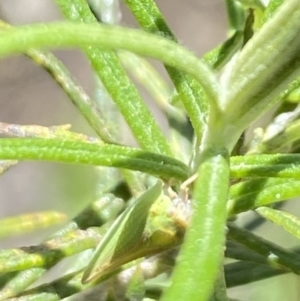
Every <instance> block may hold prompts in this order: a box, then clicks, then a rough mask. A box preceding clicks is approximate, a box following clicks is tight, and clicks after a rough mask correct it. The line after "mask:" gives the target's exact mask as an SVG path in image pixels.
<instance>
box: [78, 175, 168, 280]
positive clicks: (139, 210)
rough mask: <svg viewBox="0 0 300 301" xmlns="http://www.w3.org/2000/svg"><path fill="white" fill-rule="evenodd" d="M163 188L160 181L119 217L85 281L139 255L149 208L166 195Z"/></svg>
mask: <svg viewBox="0 0 300 301" xmlns="http://www.w3.org/2000/svg"><path fill="white" fill-rule="evenodd" d="M162 187H163V184H162V182H161V181H158V182H157V183H156V184H155V185H154V186H152V187H151V188H150V189H149V190H148V191H146V192H145V193H144V194H142V195H141V196H140V197H139V198H138V199H137V200H136V201H135V202H134V203H133V204H132V205H131V206H129V207H128V208H127V209H126V210H125V211H124V212H123V213H122V214H121V215H120V216H119V217H118V218H117V219H116V220H115V222H114V223H113V224H112V226H111V228H110V229H109V230H108V231H107V232H106V234H105V235H104V237H103V239H102V240H101V242H100V243H99V245H98V246H97V248H96V250H95V253H94V256H93V258H92V260H91V262H90V263H89V264H88V266H87V268H86V270H85V272H84V274H83V277H82V283H88V282H90V281H94V280H98V281H99V280H100V279H103V278H105V276H107V275H108V274H110V273H113V272H114V271H116V270H117V269H118V268H119V267H120V266H122V265H123V264H125V263H128V262H130V261H132V260H134V259H136V258H137V257H138V256H137V254H136V253H137V251H138V250H139V247H140V245H141V243H142V242H143V239H144V238H143V233H144V229H145V226H146V222H147V216H148V212H149V209H150V207H151V206H152V204H153V203H154V202H155V201H157V200H159V199H160V198H162V197H163V188H162Z"/></svg>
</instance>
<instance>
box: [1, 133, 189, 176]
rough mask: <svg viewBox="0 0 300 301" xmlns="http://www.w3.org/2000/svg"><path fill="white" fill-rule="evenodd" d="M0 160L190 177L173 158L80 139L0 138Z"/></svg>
mask: <svg viewBox="0 0 300 301" xmlns="http://www.w3.org/2000/svg"><path fill="white" fill-rule="evenodd" d="M0 159H17V160H47V161H56V162H64V163H73V164H90V165H102V166H109V167H120V168H127V169H132V170H138V171H141V172H149V173H150V174H155V175H161V176H162V177H163V178H164V177H166V178H174V179H176V178H181V179H185V178H186V177H187V175H188V168H187V166H186V165H184V164H183V163H181V162H180V161H178V160H176V159H173V158H170V157H166V156H162V155H158V154H154V153H148V152H145V151H142V150H140V149H134V148H129V147H123V146H118V145H103V144H98V143H87V142H82V141H77V140H60V139H41V138H40V139H29V138H23V139H19V138H5V139H0Z"/></svg>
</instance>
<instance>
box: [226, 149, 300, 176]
mask: <svg viewBox="0 0 300 301" xmlns="http://www.w3.org/2000/svg"><path fill="white" fill-rule="evenodd" d="M230 163H231V165H230V175H231V177H233V178H249V177H278V178H294V179H300V155H299V154H276V155H251V156H236V157H231V160H230Z"/></svg>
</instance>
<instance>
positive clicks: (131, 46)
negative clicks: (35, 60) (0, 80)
mask: <svg viewBox="0 0 300 301" xmlns="http://www.w3.org/2000/svg"><path fill="white" fill-rule="evenodd" d="M108 37H109V38H108ZM70 46H73V47H83V48H85V47H89V46H95V47H103V48H108V49H124V50H128V51H132V52H135V53H137V54H140V55H143V56H149V57H153V58H156V59H159V60H161V61H163V62H164V63H166V64H168V65H170V66H174V67H176V68H178V69H180V70H182V71H184V72H186V73H188V74H191V75H192V76H194V77H195V79H196V80H198V81H199V83H200V84H201V86H202V87H203V89H204V91H205V93H206V94H207V96H208V98H209V99H210V101H212V102H215V103H217V99H218V97H219V96H218V94H219V87H218V83H217V80H216V78H215V75H214V74H213V72H212V70H211V69H210V68H209V67H208V66H207V65H206V64H205V63H204V62H202V61H201V60H199V59H198V58H197V57H196V56H195V55H194V54H192V52H190V51H189V50H187V49H185V48H184V47H182V46H180V45H178V44H176V43H175V42H172V41H169V40H167V39H165V38H162V37H159V36H156V35H153V34H149V33H146V32H142V31H140V30H134V29H128V28H121V27H117V26H108V25H101V24H77V23H67V22H57V23H51V24H49V25H45V24H34V25H30V26H28V25H26V26H22V27H19V28H17V29H11V30H6V31H5V32H3V33H1V45H0V57H5V56H8V55H12V54H16V53H22V52H26V51H28V50H29V49H30V48H32V47H35V48H41V47H52V48H54V47H70ZM183 58H184V59H183Z"/></svg>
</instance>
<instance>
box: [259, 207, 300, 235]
mask: <svg viewBox="0 0 300 301" xmlns="http://www.w3.org/2000/svg"><path fill="white" fill-rule="evenodd" d="M256 212H258V213H259V214H260V215H261V216H263V217H264V218H266V219H268V220H270V221H272V222H273V223H275V224H277V225H279V226H281V227H283V228H284V229H285V230H286V231H288V232H289V233H291V234H292V235H294V236H295V237H297V238H299V239H300V219H299V217H297V216H295V215H293V214H291V213H288V212H285V211H282V210H276V209H273V208H269V207H259V208H257V209H256Z"/></svg>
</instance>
